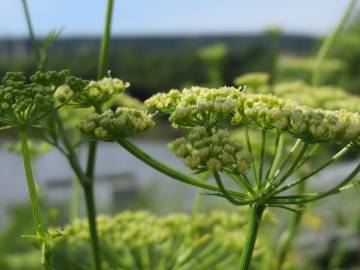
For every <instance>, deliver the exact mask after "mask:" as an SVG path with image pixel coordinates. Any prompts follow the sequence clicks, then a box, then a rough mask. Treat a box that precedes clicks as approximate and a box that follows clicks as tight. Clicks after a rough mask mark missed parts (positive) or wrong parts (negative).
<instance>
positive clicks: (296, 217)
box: [276, 184, 306, 270]
mask: <svg viewBox="0 0 360 270" xmlns="http://www.w3.org/2000/svg"><path fill="white" fill-rule="evenodd" d="M305 187H306V186H305V185H304V184H302V185H300V186H299V187H298V193H303V192H304V189H305ZM303 213H304V211H302V210H299V211H298V212H297V213H294V214H293V215H292V217H291V221H290V224H289V225H288V228H287V230H286V231H285V233H284V234H283V235H282V237H281V238H280V241H279V247H278V256H277V264H276V269H277V270H281V269H282V266H283V264H284V262H285V259H286V257H287V255H288V254H289V252H290V250H291V249H292V245H293V242H294V239H295V236H296V234H297V232H298V230H299V226H300V221H301V218H302V216H303Z"/></svg>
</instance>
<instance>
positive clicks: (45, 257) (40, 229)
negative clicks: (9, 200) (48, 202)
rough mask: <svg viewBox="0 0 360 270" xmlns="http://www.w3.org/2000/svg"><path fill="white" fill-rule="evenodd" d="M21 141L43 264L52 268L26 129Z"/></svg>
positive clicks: (21, 130)
mask: <svg viewBox="0 0 360 270" xmlns="http://www.w3.org/2000/svg"><path fill="white" fill-rule="evenodd" d="M19 135H20V142H21V151H22V156H23V161H24V169H25V174H26V180H27V186H28V190H29V196H30V202H31V210H32V213H33V218H34V223H35V230H36V233H37V237H38V238H39V239H40V241H41V246H42V258H41V264H42V265H43V267H44V269H45V270H51V269H52V266H51V249H50V245H49V243H48V232H47V230H46V228H45V226H44V224H43V221H42V219H41V215H40V206H39V200H38V196H37V192H36V186H35V180H34V175H33V172H32V168H31V160H30V152H29V147H28V143H27V137H26V131H25V129H20V130H19Z"/></svg>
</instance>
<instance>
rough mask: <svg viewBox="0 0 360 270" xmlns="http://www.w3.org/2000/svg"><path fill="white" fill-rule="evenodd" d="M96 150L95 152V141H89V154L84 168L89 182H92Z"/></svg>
mask: <svg viewBox="0 0 360 270" xmlns="http://www.w3.org/2000/svg"><path fill="white" fill-rule="evenodd" d="M96 150H97V142H96V141H90V142H89V153H88V160H87V167H86V176H87V177H88V179H90V180H91V181H93V180H94V173H95V161H96Z"/></svg>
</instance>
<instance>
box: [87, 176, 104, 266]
mask: <svg viewBox="0 0 360 270" xmlns="http://www.w3.org/2000/svg"><path fill="white" fill-rule="evenodd" d="M83 188H84V194H85V202H86V207H87V216H88V224H89V231H90V237H91V245H92V252H93V257H94V264H95V270H100V269H101V255H100V243H99V236H98V233H97V225H96V208H95V200H94V188H93V183H90V182H88V183H87V184H85V185H83Z"/></svg>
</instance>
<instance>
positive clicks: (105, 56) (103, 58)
mask: <svg viewBox="0 0 360 270" xmlns="http://www.w3.org/2000/svg"><path fill="white" fill-rule="evenodd" d="M113 6H114V1H113V0H108V1H107V8H106V20H105V28H104V33H103V37H102V40H101V47H100V54H99V66H98V79H101V78H103V77H104V76H105V73H106V68H107V66H108V60H109V45H110V34H111V21H112V13H113V12H112V11H113Z"/></svg>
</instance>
